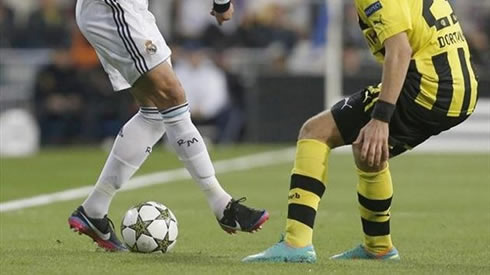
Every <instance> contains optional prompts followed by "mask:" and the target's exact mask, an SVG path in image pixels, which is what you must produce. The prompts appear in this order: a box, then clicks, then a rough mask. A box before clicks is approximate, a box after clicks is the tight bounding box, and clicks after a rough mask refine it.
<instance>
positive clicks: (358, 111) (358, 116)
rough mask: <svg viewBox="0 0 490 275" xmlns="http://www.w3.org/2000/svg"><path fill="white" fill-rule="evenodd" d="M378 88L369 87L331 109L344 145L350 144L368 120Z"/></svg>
mask: <svg viewBox="0 0 490 275" xmlns="http://www.w3.org/2000/svg"><path fill="white" fill-rule="evenodd" d="M378 94H379V88H377V87H374V86H370V87H368V88H366V89H363V90H361V91H359V92H357V93H355V94H353V95H351V96H349V97H347V98H345V99H343V100H341V101H339V102H337V103H336V104H335V105H334V106H333V107H332V109H331V112H332V117H333V119H334V120H335V123H336V125H337V128H338V131H339V133H340V135H341V137H342V140H343V141H344V143H345V144H346V145H349V144H352V143H353V142H354V141H355V140H356V139H357V136H358V135H359V132H360V131H361V129H362V127H364V126H365V125H366V124H367V123H368V122H369V120H370V119H371V117H370V110H371V108H372V106H374V104H375V102H376V100H377V98H378Z"/></svg>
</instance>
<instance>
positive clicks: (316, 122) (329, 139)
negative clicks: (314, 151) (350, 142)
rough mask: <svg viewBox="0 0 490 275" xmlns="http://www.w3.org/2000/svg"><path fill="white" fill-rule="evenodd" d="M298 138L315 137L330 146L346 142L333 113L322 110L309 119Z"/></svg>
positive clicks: (333, 146)
mask: <svg viewBox="0 0 490 275" xmlns="http://www.w3.org/2000/svg"><path fill="white" fill-rule="evenodd" d="M298 139H315V140H319V141H321V142H325V143H326V144H327V145H328V146H329V147H330V148H335V147H338V146H341V145H343V144H344V142H343V140H342V137H341V135H340V133H339V130H338V129H337V125H336V124H335V120H334V119H333V117H332V114H331V113H330V112H328V111H325V112H322V113H320V114H318V115H316V116H314V117H312V118H310V119H308V120H307V121H306V122H305V123H304V124H303V126H302V127H301V130H300V132H299V137H298Z"/></svg>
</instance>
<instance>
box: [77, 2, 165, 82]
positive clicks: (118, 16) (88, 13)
mask: <svg viewBox="0 0 490 275" xmlns="http://www.w3.org/2000/svg"><path fill="white" fill-rule="evenodd" d="M76 19H77V24H78V26H79V27H80V30H81V31H82V33H83V34H84V36H85V37H86V38H87V40H88V41H89V42H90V44H91V45H92V46H93V47H94V48H95V50H96V51H97V53H98V55H99V56H102V57H104V59H105V61H107V63H109V64H110V65H111V66H112V67H113V68H115V69H116V70H117V71H118V72H119V73H120V75H122V76H123V77H124V79H125V80H126V82H127V83H128V84H129V85H130V86H133V84H134V83H135V82H136V81H137V80H138V79H139V78H141V77H142V76H143V75H145V74H146V73H147V72H149V71H150V70H152V69H154V68H155V67H157V66H158V65H160V64H162V63H164V62H165V61H166V60H168V59H169V58H170V55H171V51H170V48H169V47H168V46H167V44H166V42H165V40H164V38H163V37H162V35H161V34H160V32H159V30H158V27H157V26H156V24H155V18H154V17H153V15H152V14H151V13H150V12H149V11H148V7H147V1H145V0H78V1H77V9H76Z"/></svg>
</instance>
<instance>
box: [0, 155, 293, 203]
mask: <svg viewBox="0 0 490 275" xmlns="http://www.w3.org/2000/svg"><path fill="white" fill-rule="evenodd" d="M293 157H294V148H287V149H282V150H278V151H271V152H265V153H258V154H253V155H247V156H243V157H237V158H233V159H227V160H220V161H216V162H214V167H215V169H216V173H229V172H233V171H244V170H249V169H253V168H258V167H263V166H268V165H275V164H281V163H286V162H291V161H292V160H293ZM189 178H190V176H189V173H188V172H187V171H186V170H185V169H184V168H180V169H174V170H170V171H164V172H158V173H151V174H147V175H142V176H137V177H134V178H133V179H131V180H130V181H129V182H128V183H127V184H126V185H125V186H124V187H123V188H122V189H121V191H127V190H133V189H139V188H143V187H147V186H152V185H157V184H166V183H171V182H174V181H178V180H184V179H189ZM92 188H93V186H83V187H80V188H75V189H68V190H65V191H61V192H56V193H51V194H45V195H39V196H35V197H31V198H25V199H18V200H12V201H7V202H4V203H0V212H8V211H14V210H20V209H24V208H29V207H34V206H41V205H48V204H53V203H56V202H62V201H69V200H74V199H80V198H83V197H85V196H87V195H88V194H89V193H90V191H91V190H92Z"/></svg>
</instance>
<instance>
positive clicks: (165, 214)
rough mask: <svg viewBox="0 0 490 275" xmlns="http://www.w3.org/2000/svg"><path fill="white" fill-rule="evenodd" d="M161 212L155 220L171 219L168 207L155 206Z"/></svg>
mask: <svg viewBox="0 0 490 275" xmlns="http://www.w3.org/2000/svg"><path fill="white" fill-rule="evenodd" d="M155 208H156V209H157V210H158V211H159V212H160V215H158V217H157V218H156V219H155V220H164V221H168V220H169V219H170V212H169V211H168V209H161V208H160V207H155Z"/></svg>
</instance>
